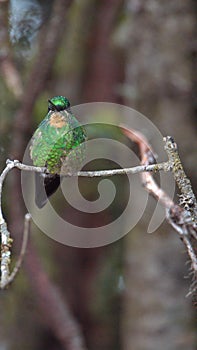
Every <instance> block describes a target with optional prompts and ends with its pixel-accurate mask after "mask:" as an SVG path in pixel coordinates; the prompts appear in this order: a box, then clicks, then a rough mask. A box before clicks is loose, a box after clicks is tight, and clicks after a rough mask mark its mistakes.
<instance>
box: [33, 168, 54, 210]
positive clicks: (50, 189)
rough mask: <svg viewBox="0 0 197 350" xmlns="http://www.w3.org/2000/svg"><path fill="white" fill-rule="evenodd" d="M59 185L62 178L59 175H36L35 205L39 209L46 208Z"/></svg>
mask: <svg viewBox="0 0 197 350" xmlns="http://www.w3.org/2000/svg"><path fill="white" fill-rule="evenodd" d="M59 185H60V176H59V175H58V174H42V173H35V203H36V205H37V207H38V208H39V209H41V208H43V207H44V205H45V204H46V203H47V201H48V198H49V197H50V196H51V195H52V194H53V193H54V192H55V191H56V190H57V188H58V187H59Z"/></svg>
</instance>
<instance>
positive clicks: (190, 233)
mask: <svg viewBox="0 0 197 350" xmlns="http://www.w3.org/2000/svg"><path fill="white" fill-rule="evenodd" d="M121 130H122V132H123V133H124V134H125V135H126V136H127V137H128V138H130V139H131V140H132V141H133V142H135V143H137V144H138V147H139V149H140V156H141V164H146V165H147V164H149V162H152V159H153V156H154V155H153V152H152V149H151V146H150V145H149V143H148V141H147V139H146V138H145V136H144V135H142V134H141V133H139V132H137V131H135V130H131V129H127V128H125V127H121ZM164 142H165V149H166V151H167V149H168V152H167V154H168V156H169V163H168V165H169V168H170V169H172V170H173V172H174V178H175V181H176V182H177V185H178V187H179V188H180V190H181V192H182V194H184V196H185V197H186V198H187V195H188V194H189V199H190V200H191V198H192V203H194V206H192V209H193V208H195V201H196V199H195V196H194V194H193V191H192V188H191V183H190V181H189V179H187V177H186V175H185V172H184V170H183V167H182V165H181V161H180V158H179V155H178V152H177V147H175V143H174V140H173V139H172V138H171V137H169V136H168V137H166V138H164ZM141 177H142V183H143V185H144V187H145V189H146V190H147V191H148V192H149V193H150V194H151V195H152V196H153V197H154V198H156V199H157V200H158V201H160V203H161V204H162V205H163V206H164V208H165V209H166V219H167V220H168V222H169V223H170V225H171V226H172V227H173V228H174V230H175V231H176V232H177V233H178V234H179V236H180V238H181V240H182V241H183V243H184V245H185V247H186V250H187V253H188V256H189V257H190V260H191V268H192V271H193V277H194V282H193V283H192V285H191V286H190V291H189V293H188V295H190V294H194V293H196V291H197V287H196V282H197V255H196V249H195V246H194V244H195V243H193V241H194V242H196V236H197V229H196V224H197V222H196V219H195V212H194V216H193V218H194V220H191V219H190V217H189V218H188V207H187V208H186V207H185V206H184V207H180V206H179V205H177V204H175V203H174V202H173V200H172V199H171V198H170V197H169V196H168V195H167V193H165V192H164V191H163V190H162V189H161V188H160V187H159V186H158V185H157V183H156V182H155V180H154V179H153V177H152V175H151V174H150V173H148V172H144V173H142V174H141ZM185 187H186V190H185ZM190 202H191V201H190ZM192 213H193V212H192Z"/></svg>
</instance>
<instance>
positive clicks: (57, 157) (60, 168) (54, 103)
mask: <svg viewBox="0 0 197 350" xmlns="http://www.w3.org/2000/svg"><path fill="white" fill-rule="evenodd" d="M86 139H87V136H86V132H85V130H84V128H83V126H82V125H81V124H80V123H79V122H78V120H77V119H76V117H75V116H74V114H73V113H72V110H71V107H70V102H69V101H68V99H67V98H66V97H64V96H56V97H53V98H51V99H49V100H48V113H47V115H46V117H45V118H44V119H43V121H42V122H41V123H40V124H39V126H38V128H37V130H36V131H35V133H34V135H33V137H32V140H31V146H30V157H31V159H32V161H33V165H34V166H40V167H46V168H47V170H48V172H49V173H45V174H44V173H35V202H36V205H37V206H38V208H42V207H43V206H44V205H45V204H46V202H47V200H48V197H49V196H51V195H52V194H53V193H54V192H55V191H56V190H57V188H58V186H59V185H60V179H61V178H60V175H61V174H62V173H66V172H67V173H68V172H74V171H77V170H78V169H79V167H80V164H81V162H82V160H83V159H84V157H85V143H84V142H85V141H86Z"/></svg>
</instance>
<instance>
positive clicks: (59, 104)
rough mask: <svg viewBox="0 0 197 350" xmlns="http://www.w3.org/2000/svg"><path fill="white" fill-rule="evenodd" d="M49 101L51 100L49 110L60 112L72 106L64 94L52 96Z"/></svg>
mask: <svg viewBox="0 0 197 350" xmlns="http://www.w3.org/2000/svg"><path fill="white" fill-rule="evenodd" d="M48 102H49V104H48V112H49V111H54V112H55V111H56V112H60V111H63V110H65V109H69V108H70V102H69V101H68V99H67V98H66V97H64V96H56V97H52V98H51V99H50V100H48Z"/></svg>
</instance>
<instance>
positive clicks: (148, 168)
mask: <svg viewBox="0 0 197 350" xmlns="http://www.w3.org/2000/svg"><path fill="white" fill-rule="evenodd" d="M7 163H10V164H12V163H14V165H13V167H15V168H18V169H20V170H24V171H35V172H37V173H48V171H47V168H45V167H35V166H32V165H26V164H23V163H20V162H19V161H18V160H13V161H12V160H10V159H8V160H7ZM160 170H163V171H169V170H170V168H169V163H168V162H163V163H158V164H151V165H139V166H135V167H132V168H124V169H110V170H96V171H89V170H88V171H78V172H76V173H69V172H68V173H67V172H66V173H64V172H62V173H61V175H62V176H68V177H73V176H80V177H104V176H114V175H125V174H127V175H129V174H138V173H141V172H143V171H153V172H157V171H160Z"/></svg>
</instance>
